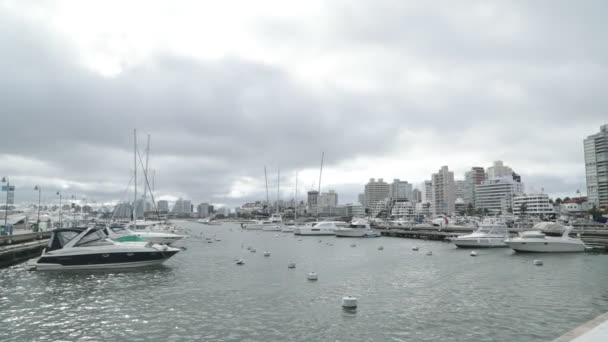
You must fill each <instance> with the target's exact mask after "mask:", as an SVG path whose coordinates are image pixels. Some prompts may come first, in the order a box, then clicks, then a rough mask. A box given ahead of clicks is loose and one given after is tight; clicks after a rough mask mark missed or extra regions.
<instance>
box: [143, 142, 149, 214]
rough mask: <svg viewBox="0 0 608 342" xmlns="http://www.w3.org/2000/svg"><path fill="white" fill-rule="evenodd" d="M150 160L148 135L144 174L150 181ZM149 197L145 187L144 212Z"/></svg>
mask: <svg viewBox="0 0 608 342" xmlns="http://www.w3.org/2000/svg"><path fill="white" fill-rule="evenodd" d="M149 158H150V134H148V142H147V144H146V168H145V169H144V174H145V175H146V179H148V175H149V173H148V159H149ZM147 196H148V187H147V186H144V210H145V205H146V197H147Z"/></svg>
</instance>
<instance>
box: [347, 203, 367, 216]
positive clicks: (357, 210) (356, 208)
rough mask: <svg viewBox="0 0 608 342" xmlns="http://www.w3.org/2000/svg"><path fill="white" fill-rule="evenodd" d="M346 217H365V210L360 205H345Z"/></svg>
mask: <svg viewBox="0 0 608 342" xmlns="http://www.w3.org/2000/svg"><path fill="white" fill-rule="evenodd" d="M344 207H345V208H346V215H344V216H349V217H365V208H364V207H363V206H362V205H361V204H360V203H348V204H345V205H344Z"/></svg>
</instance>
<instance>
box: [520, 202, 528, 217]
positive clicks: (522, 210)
mask: <svg viewBox="0 0 608 342" xmlns="http://www.w3.org/2000/svg"><path fill="white" fill-rule="evenodd" d="M526 211H528V206H527V205H526V203H522V204H521V205H520V206H519V216H524V215H526Z"/></svg>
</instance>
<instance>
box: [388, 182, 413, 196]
mask: <svg viewBox="0 0 608 342" xmlns="http://www.w3.org/2000/svg"><path fill="white" fill-rule="evenodd" d="M389 197H390V198H392V199H393V200H404V199H407V200H410V201H411V200H412V184H410V183H408V182H407V181H402V180H399V179H398V178H396V179H394V180H393V183H391V184H390V186H389Z"/></svg>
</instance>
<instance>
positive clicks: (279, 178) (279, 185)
mask: <svg viewBox="0 0 608 342" xmlns="http://www.w3.org/2000/svg"><path fill="white" fill-rule="evenodd" d="M280 188H281V168H280V167H279V173H278V175H277V203H275V211H274V213H275V214H278V213H279V189H280Z"/></svg>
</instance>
